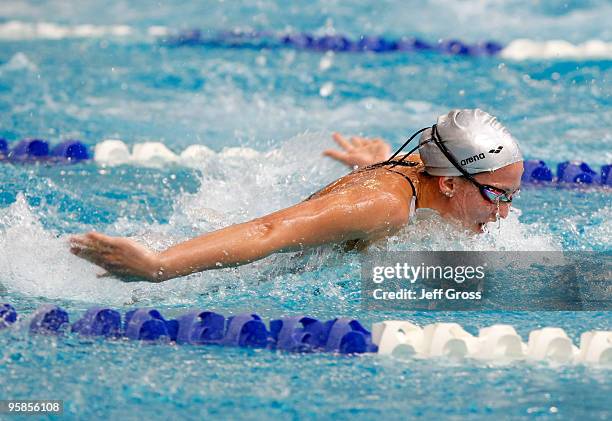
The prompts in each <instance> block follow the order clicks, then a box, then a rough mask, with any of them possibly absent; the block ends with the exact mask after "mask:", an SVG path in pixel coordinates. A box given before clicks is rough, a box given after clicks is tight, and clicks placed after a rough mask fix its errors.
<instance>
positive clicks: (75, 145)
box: [51, 140, 90, 162]
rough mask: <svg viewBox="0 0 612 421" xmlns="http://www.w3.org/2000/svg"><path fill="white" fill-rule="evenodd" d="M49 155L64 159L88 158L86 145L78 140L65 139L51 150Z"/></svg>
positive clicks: (80, 159)
mask: <svg viewBox="0 0 612 421" xmlns="http://www.w3.org/2000/svg"><path fill="white" fill-rule="evenodd" d="M51 156H52V157H54V158H57V159H62V160H66V161H74V162H77V161H84V160H87V159H89V158H90V156H89V151H88V150H87V146H85V144H83V143H82V142H80V141H78V140H67V141H65V142H62V143H60V144H59V145H56V146H55V147H54V148H53V149H52V150H51Z"/></svg>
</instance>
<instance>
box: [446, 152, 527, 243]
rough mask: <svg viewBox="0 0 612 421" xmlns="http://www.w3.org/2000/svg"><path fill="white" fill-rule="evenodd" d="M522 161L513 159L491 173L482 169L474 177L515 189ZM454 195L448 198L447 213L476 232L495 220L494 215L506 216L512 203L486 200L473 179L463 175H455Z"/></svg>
mask: <svg viewBox="0 0 612 421" xmlns="http://www.w3.org/2000/svg"><path fill="white" fill-rule="evenodd" d="M522 175H523V163H522V162H516V163H514V164H510V165H507V166H505V167H503V168H500V169H498V170H495V171H493V172H490V173H481V174H477V175H475V176H474V178H475V179H476V181H478V182H479V183H481V184H487V185H490V186H493V187H496V188H498V189H500V190H503V191H506V192H508V193H512V192H515V191H517V190H518V189H519V187H520V185H521V176H522ZM455 181H456V183H455V184H454V186H453V187H454V189H453V190H454V191H453V198H452V199H451V200H449V207H450V209H449V214H450V215H451V216H452V217H454V218H455V219H458V220H459V221H461V222H462V223H463V224H464V225H465V226H466V227H467V228H469V229H471V230H472V231H475V232H482V230H483V227H484V225H485V224H486V223H488V222H494V221H496V220H497V215H498V214H499V216H500V217H501V218H506V217H507V216H508V212H509V211H510V206H511V205H512V204H511V203H508V202H501V201H500V202H499V204H496V203H491V202H490V201H488V200H486V199H485V198H484V197H483V196H482V194H480V190H479V189H478V187H477V186H476V185H474V183H472V182H470V181H469V180H467V179H465V178H463V177H455Z"/></svg>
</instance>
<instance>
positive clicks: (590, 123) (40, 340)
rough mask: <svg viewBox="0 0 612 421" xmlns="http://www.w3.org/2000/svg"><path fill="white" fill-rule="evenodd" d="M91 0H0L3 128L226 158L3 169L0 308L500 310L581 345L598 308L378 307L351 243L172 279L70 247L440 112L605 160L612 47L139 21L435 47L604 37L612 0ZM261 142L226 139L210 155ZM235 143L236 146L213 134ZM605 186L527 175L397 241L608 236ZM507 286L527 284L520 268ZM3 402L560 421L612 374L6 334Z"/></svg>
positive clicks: (197, 218)
mask: <svg viewBox="0 0 612 421" xmlns="http://www.w3.org/2000/svg"><path fill="white" fill-rule="evenodd" d="M195 3H196V2H194V4H184V2H178V1H174V0H173V1H166V2H163V3H159V4H157V5H155V6H151V5H150V4H149V2H130V3H129V4H128V3H126V2H122V1H119V0H112V1H108V2H104V3H98V2H93V1H85V2H78V4H74V5H72V7H67V6H66V5H65V3H64V2H61V1H50V2H46V3H44V4H41V3H40V2H37V1H33V0H32V1H5V2H2V5H0V137H4V138H6V139H8V140H9V141H11V142H12V141H15V140H18V139H22V138H27V137H37V138H43V139H49V140H50V141H52V142H57V141H59V140H60V139H75V138H76V139H81V140H83V141H84V142H85V143H86V144H87V145H89V146H91V147H93V146H94V145H95V144H96V143H99V142H101V141H102V140H104V139H109V138H113V139H121V140H123V141H124V142H126V143H127V144H129V145H133V144H136V143H139V142H144V141H150V140H155V141H161V142H163V143H164V144H166V145H167V146H168V147H169V148H170V149H172V150H173V151H175V152H177V153H178V152H181V151H182V150H184V149H185V148H186V147H187V146H189V145H192V144H203V145H206V146H208V147H209V148H211V149H213V150H214V151H216V152H218V155H216V156H215V157H213V158H209V159H203V160H202V161H201V162H194V163H191V164H190V165H188V166H180V165H167V166H163V167H155V168H147V167H141V166H135V165H121V166H116V167H106V168H103V167H101V166H99V165H96V164H95V163H81V164H76V165H60V166H46V165H9V164H0V177H1V180H2V182H1V183H0V268H1V269H0V301H1V302H10V303H12V304H13V305H14V306H15V307H16V308H17V310H18V311H19V312H20V314H22V315H23V314H25V315H27V314H29V313H31V312H32V311H33V310H34V309H35V308H37V307H38V306H39V305H41V304H43V303H54V304H58V305H61V306H63V307H64V308H65V309H67V310H68V311H69V313H70V315H71V318H72V320H76V317H78V315H79V314H80V313H82V312H83V311H84V310H85V309H87V308H88V307H90V306H92V305H93V304H103V305H109V306H112V307H114V308H117V309H120V310H121V311H123V312H124V311H126V310H128V309H131V308H134V307H136V306H139V307H147V306H154V307H155V308H157V309H159V310H160V311H161V312H162V313H163V314H164V315H165V316H167V317H170V318H171V317H173V316H176V315H178V314H180V313H182V312H184V311H185V310H186V309H188V308H205V309H211V310H216V311H218V312H221V313H223V314H226V315H228V314H235V313H238V312H242V311H249V312H256V313H258V314H260V315H261V316H262V317H263V318H264V319H266V320H269V319H272V318H276V317H280V316H287V315H298V314H308V315H311V316H313V317H317V318H320V319H330V318H334V317H337V316H350V317H355V318H357V319H359V320H360V321H362V322H363V323H364V325H365V326H369V325H371V323H373V322H377V321H380V320H389V319H409V320H411V321H413V322H415V323H417V324H419V325H425V324H428V323H432V322H435V321H449V322H451V321H452V322H458V323H460V324H461V325H462V326H464V327H465V328H466V330H468V331H469V332H471V333H473V334H476V333H477V330H478V328H481V327H485V326H489V325H492V324H495V323H509V324H512V325H513V326H515V327H516V329H517V331H518V333H519V334H520V335H521V336H522V337H523V339H524V340H526V339H527V335H528V333H529V331H531V330H533V329H536V328H540V327H544V326H558V327H562V328H563V329H565V330H566V331H567V333H568V335H569V336H570V337H571V338H572V340H573V342H574V343H575V344H578V342H579V336H580V334H581V333H582V332H584V331H588V330H594V329H600V330H610V329H611V328H612V316H611V314H610V313H609V312H500V311H488V312H409V313H407V312H391V311H388V312H374V311H366V310H364V309H362V307H361V302H360V266H359V255H358V254H356V253H346V254H344V253H340V252H338V250H336V249H334V248H333V247H323V248H320V249H317V250H314V251H313V252H310V253H305V254H303V255H297V254H286V255H276V256H271V257H268V258H266V259H264V260H262V261H259V262H257V263H255V264H251V265H248V266H243V267H240V268H235V269H224V270H219V271H211V272H206V273H201V274H194V275H190V276H188V277H185V278H181V279H176V280H171V281H168V282H165V283H162V284H144V283H122V282H120V281H119V280H117V279H114V278H97V276H96V275H97V274H98V273H99V270H98V269H96V268H95V267H93V266H92V265H90V264H88V263H87V262H84V261H80V260H79V259H77V258H75V257H74V256H72V255H70V254H69V253H68V248H67V238H68V236H69V235H70V234H72V233H78V232H83V231H88V230H92V229H95V230H98V231H102V232H105V233H109V234H112V235H128V236H131V237H133V238H136V239H138V240H139V241H141V242H143V243H144V244H147V245H149V246H151V247H153V248H156V249H161V248H164V247H167V246H169V245H171V244H175V243H176V242H178V241H181V240H184V239H186V238H190V237H192V236H195V235H198V234H199V233H202V232H206V231H210V230H213V229H217V228H220V227H223V226H226V225H228V224H231V223H235V222H241V221H245V220H248V219H249V218H253V217H257V216H260V215H263V214H266V213H268V212H271V211H274V210H277V209H279V208H282V207H285V206H289V205H291V204H294V203H296V202H297V201H299V200H302V199H304V198H305V197H307V196H308V195H309V194H310V193H312V192H313V191H315V190H317V189H318V188H320V187H322V186H324V185H325V184H327V183H328V182H330V181H332V180H334V179H335V178H337V177H339V176H341V175H343V174H345V173H346V170H345V168H343V167H342V166H341V165H340V164H337V163H335V162H332V161H330V160H328V159H326V158H323V157H322V156H321V151H322V150H323V149H325V148H327V147H330V146H333V142H332V140H331V133H332V131H339V132H342V133H346V134H362V135H366V136H376V137H382V138H384V139H387V140H388V141H390V142H391V143H392V144H393V145H394V146H399V145H401V143H403V141H404V140H405V139H406V136H408V135H410V134H411V133H412V132H414V131H415V130H417V129H419V128H421V127H424V126H426V125H430V124H431V123H432V122H433V121H434V119H435V118H436V117H437V116H438V115H440V114H443V113H445V112H447V111H448V110H449V109H450V108H455V107H464V108H471V107H480V108H483V109H484V110H486V111H488V112H490V113H492V114H494V115H496V116H498V118H499V119H500V120H501V121H502V122H503V123H504V124H505V125H506V126H507V127H508V128H509V130H510V131H511V132H512V133H513V134H514V136H515V137H516V138H518V139H519V141H520V143H521V146H522V148H523V152H524V155H525V156H526V157H527V158H539V159H544V160H546V162H547V163H548V164H549V165H551V166H555V165H556V164H557V163H559V162H561V161H564V160H568V159H577V160H582V161H585V162H588V163H589V164H591V165H592V166H594V167H596V168H599V166H601V165H604V164H609V163H612V147H611V146H612V135H611V133H610V127H611V126H612V111H611V110H612V109H611V107H610V104H611V94H612V88H611V85H610V79H611V77H612V61H610V60H583V61H578V60H574V61H572V60H563V61H560V60H558V61H554V60H529V61H508V60H502V59H501V58H499V57H477V58H474V57H457V56H449V55H441V54H436V53H431V52H430V53H413V54H405V53H389V54H350V53H347V54H342V53H336V54H329V53H327V54H325V53H315V52H305V51H296V50H292V49H268V50H261V51H260V50H253V49H232V48H226V47H223V46H220V47H217V48H212V47H201V46H200V47H197V46H196V47H181V48H178V47H169V46H163V45H161V44H160V43H158V42H156V41H155V39H152V38H151V37H148V36H145V35H143V34H146V33H147V28H150V27H151V26H154V25H156V26H159V25H163V26H165V27H168V28H176V29H181V28H194V27H197V28H204V29H212V30H223V29H231V28H236V27H241V28H254V29H261V30H285V29H291V30H293V31H313V32H317V31H318V32H324V31H331V30H335V31H337V32H338V33H343V34H347V35H351V36H356V35H358V34H361V33H368V34H376V35H385V36H389V37H399V36H403V35H411V36H419V37H422V38H425V39H430V40H432V41H435V40H437V39H438V38H459V39H462V40H464V41H469V42H475V41H480V40H488V39H492V40H496V41H499V42H501V43H508V42H510V41H512V40H514V39H517V38H523V37H525V38H530V39H534V40H551V39H558V38H561V39H565V40H568V41H570V42H575V43H579V42H584V41H586V40H589V39H599V40H603V41H610V39H611V38H612V33H611V32H610V29H609V23H608V21H607V19H606V16H610V12H611V11H612V10H611V8H612V6H610V3H609V2H606V1H596V0H592V1H584V2H578V1H571V2H556V1H554V2H531V1H527V0H515V1H511V2H490V3H483V2H478V1H466V2H459V3H456V2H452V1H448V0H442V1H429V2H390V1H389V2H383V3H380V2H353V3H356V4H351V5H350V6H349V5H347V4H341V3H340V2H331V3H330V2H322V1H320V2H292V3H291V5H290V6H288V5H286V4H285V3H284V2H279V1H260V2H257V3H254V4H251V3H250V2H249V3H248V4H246V3H247V2H215V3H210V4H206V5H199V4H195ZM11 21H18V22H25V23H28V22H50V23H54V24H57V25H62V26H63V27H74V26H75V25H81V24H94V25H103V26H104V25H106V26H109V25H127V26H129V27H130V28H132V32H133V34H132V35H130V36H125V37H113V36H101V37H97V36H87V37H81V38H64V39H58V40H54V39H48V38H45V37H36V36H30V37H28V36H20V37H9V36H3V35H2V34H3V32H2V30H1V29H2V25H3V24H7V23H8V22H11ZM230 147H241V148H251V149H253V150H255V151H256V153H249V152H248V151H247V150H246V149H241V150H238V153H224V152H223V151H224V148H230ZM225 150H226V151H227V149H225ZM610 197H611V196H610V191H609V190H603V189H597V188H587V189H578V188H556V187H546V188H542V187H525V188H524V189H523V190H522V192H521V196H520V197H519V198H518V199H517V200H516V201H515V207H516V208H517V210H516V211H514V212H513V213H512V214H511V215H510V217H509V218H508V219H507V220H505V221H503V222H502V223H501V225H500V226H498V225H497V224H493V225H492V226H490V227H489V232H488V233H486V234H483V235H479V236H476V237H474V236H470V235H467V234H465V233H457V232H455V231H453V230H452V229H450V227H448V226H446V224H444V223H443V222H442V221H439V220H437V219H434V220H430V221H422V222H420V223H418V224H416V225H413V226H410V227H407V228H406V229H405V230H403V231H402V232H401V233H400V234H399V235H397V236H395V237H394V238H391V239H390V240H389V242H388V243H387V244H380V245H377V246H376V247H388V248H389V249H390V250H405V249H417V250H418V249H430V250H534V251H536V250H594V251H609V250H610V249H611V248H612V243H611V239H612V222H611V221H612V206H611V201H610ZM508 283H509V285H510V286H512V287H515V288H520V287H521V285H520V284H517V282H516V280H513V279H509V280H508ZM0 378H2V392H1V393H0V399H9V398H12V399H17V398H21V399H25V398H32V399H63V400H64V401H65V412H64V415H65V416H66V417H67V418H92V417H95V418H102V417H104V418H109V417H119V418H121V419H135V418H141V417H149V418H151V419H158V418H168V416H171V415H173V414H177V415H180V416H181V417H185V418H188V419H201V418H202V417H214V418H223V419H227V418H229V419H255V418H265V419H268V418H279V417H280V418H281V419H297V418H309V419H310V418H337V419H345V418H349V417H351V418H353V417H362V418H365V419H373V418H380V417H384V418H385V419H405V418H407V417H416V416H423V417H428V418H432V417H437V416H445V417H449V418H462V419H463V418H483V417H500V416H503V417H512V418H527V417H532V416H539V417H542V418H556V417H563V418H566V419H567V418H569V419H575V418H579V417H582V418H584V417H588V418H589V419H606V418H609V417H610V414H611V413H612V407H611V403H610V399H609V396H610V392H611V391H612V382H611V381H610V378H611V377H610V371H609V369H605V368H601V367H600V368H597V367H592V366H584V365H561V366H556V365H551V364H548V363H524V362H517V363H512V364H506V365H496V364H487V363H482V362H474V361H452V360H447V359H428V360H409V361H401V360H397V359H392V358H390V357H384V356H377V355H365V356H357V357H339V356H335V355H329V354H313V355H293V354H285V353H280V352H278V353H277V352H270V351H266V350H248V349H230V348H217V347H193V346H170V345H142V344H139V343H135V342H124V341H115V342H113V341H98V340H84V339H81V338H78V337H75V336H72V335H67V336H66V337H64V338H54V337H39V336H29V335H27V334H26V333H25V331H24V330H23V329H21V328H20V327H17V328H14V329H10V330H8V331H3V332H1V333H0Z"/></svg>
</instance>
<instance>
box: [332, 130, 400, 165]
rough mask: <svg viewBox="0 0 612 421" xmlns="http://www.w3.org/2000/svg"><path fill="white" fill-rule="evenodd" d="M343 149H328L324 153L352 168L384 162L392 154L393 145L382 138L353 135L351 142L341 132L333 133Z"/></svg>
mask: <svg viewBox="0 0 612 421" xmlns="http://www.w3.org/2000/svg"><path fill="white" fill-rule="evenodd" d="M332 137H333V139H334V141H335V142H336V143H337V144H338V146H340V148H341V150H337V149H326V150H325V151H323V155H325V156H328V157H330V158H333V159H335V160H336V161H340V162H342V163H343V164H346V165H348V166H349V167H351V168H355V167H357V168H362V167H366V166H368V165H372V164H376V163H378V162H382V161H384V160H386V159H387V158H389V157H390V156H391V146H390V145H389V144H388V143H387V142H385V141H384V140H382V139H367V138H365V137H358V136H355V137H351V140H350V142H349V141H348V140H347V139H345V138H344V137H343V136H342V135H341V134H340V133H334V134H333V136H332Z"/></svg>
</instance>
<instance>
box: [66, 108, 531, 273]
mask: <svg viewBox="0 0 612 421" xmlns="http://www.w3.org/2000/svg"><path fill="white" fill-rule="evenodd" d="M419 133H421V136H420V140H419V144H418V146H417V147H416V148H414V149H413V150H412V151H410V152H408V153H406V154H404V155H402V156H399V153H400V152H401V151H402V150H403V148H404V147H406V146H407V144H408V143H409V142H410V140H412V138H414V137H415V136H416V135H417V134H419ZM334 139H335V140H336V142H337V143H338V144H339V145H340V146H341V148H342V149H343V150H342V151H337V150H327V151H325V152H324V154H325V155H327V156H330V157H332V158H334V159H337V160H339V161H341V162H343V163H345V164H347V165H349V166H351V167H356V169H355V170H354V171H353V172H351V173H350V174H348V175H346V176H344V177H342V178H340V179H338V180H336V181H335V182H333V183H331V184H330V185H328V186H327V187H325V188H323V189H322V190H320V191H318V192H317V193H315V194H313V195H312V196H310V197H309V198H308V199H306V200H305V201H303V202H301V203H298V204H296V205H294V206H291V207H289V208H286V209H282V210H279V211H277V212H274V213H271V214H269V215H265V216H262V217H260V218H256V219H254V220H252V221H249V222H245V223H241V224H236V225H232V226H229V227H226V228H223V229H220V230H217V231H213V232H209V233H206V234H204V235H202V236H199V237H197V238H194V239H191V240H188V241H185V242H183V243H180V244H177V245H175V246H173V247H170V248H168V249H167V250H164V251H162V252H155V251H152V250H150V249H148V248H146V247H144V246H142V245H141V244H139V243H137V242H136V241H134V240H130V239H128V238H122V237H109V236H107V235H104V234H100V233H97V232H90V233H87V234H84V235H77V236H73V237H71V239H70V242H71V248H70V251H71V252H72V253H73V254H75V255H77V256H79V257H82V258H84V259H87V260H89V261H90V262H92V263H94V264H96V265H98V266H101V267H102V268H104V269H105V270H106V271H107V272H108V274H112V275H117V276H119V277H120V278H123V279H124V280H134V279H135V280H140V281H149V282H161V281H165V280H167V279H171V278H176V277H179V276H184V275H188V274H190V273H194V272H200V271H204V270H208V269H218V268H222V267H231V266H239V265H243V264H247V263H250V262H253V261H256V260H259V259H262V258H264V257H266V256H269V255H270V254H273V253H280V252H293V251H299V250H304V249H307V248H312V247H316V246H320V245H323V244H330V243H332V244H334V243H335V244H343V245H344V246H345V247H346V248H363V247H365V246H367V244H369V243H370V242H372V241H375V240H378V239H380V238H383V237H387V236H390V235H393V234H395V233H397V232H398V231H399V230H400V229H401V228H402V227H403V226H404V225H405V224H407V223H408V222H409V220H410V217H411V216H412V214H413V213H414V212H415V210H416V209H417V208H429V209H434V210H436V211H437V212H438V213H439V214H440V215H441V216H442V217H444V218H447V219H449V220H451V221H455V222H457V223H458V225H460V226H463V227H464V228H467V229H470V230H472V231H474V232H482V230H483V227H484V225H485V224H486V223H488V222H493V221H496V220H497V219H498V218H500V217H501V218H505V217H506V216H507V215H508V212H509V208H510V206H511V202H512V196H513V195H514V194H516V192H517V191H518V189H519V187H520V182H521V175H522V173H523V158H522V155H521V152H520V150H519V147H518V144H517V142H516V140H515V139H514V138H513V137H512V136H511V135H510V133H509V132H508V131H507V130H506V129H505V128H504V127H503V126H502V125H501V124H500V123H499V122H498V121H497V120H496V119H495V117H493V116H491V115H489V114H487V113H486V112H484V111H482V110H479V109H475V110H452V111H451V112H449V113H448V114H446V115H443V116H440V117H439V118H438V120H437V123H436V124H434V125H433V126H432V127H428V128H425V129H421V130H419V131H418V132H417V133H415V134H414V135H413V136H412V137H411V138H410V140H409V141H408V142H406V143H405V144H404V145H403V146H402V147H401V148H400V149H399V150H398V151H397V152H396V153H394V154H393V155H392V156H391V158H389V159H386V158H387V156H388V154H389V151H390V148H389V146H388V145H387V144H386V143H385V142H384V141H382V140H368V139H364V138H353V139H352V142H348V141H347V140H346V139H344V138H343V137H342V136H341V135H339V134H335V135H334ZM417 149H418V150H419V155H412V154H411V153H412V152H414V151H416V150H417Z"/></svg>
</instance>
